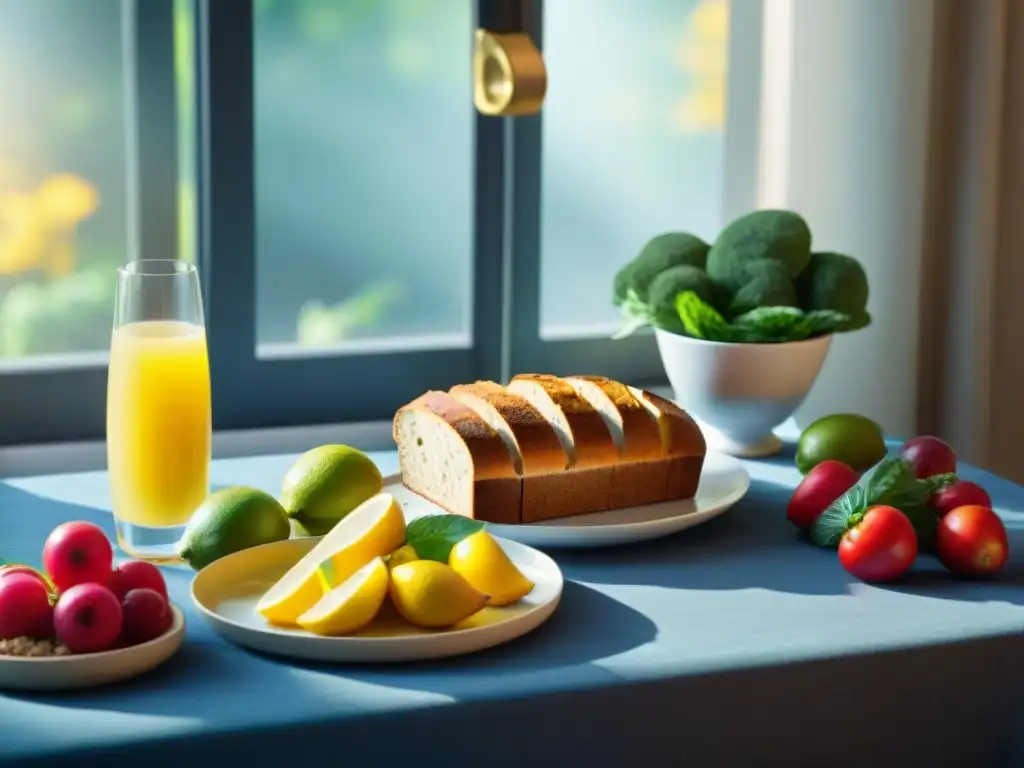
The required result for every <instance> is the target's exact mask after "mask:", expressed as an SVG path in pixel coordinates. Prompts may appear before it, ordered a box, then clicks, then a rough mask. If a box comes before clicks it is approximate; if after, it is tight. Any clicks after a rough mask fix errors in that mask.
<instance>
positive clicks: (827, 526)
mask: <svg viewBox="0 0 1024 768" xmlns="http://www.w3.org/2000/svg"><path fill="white" fill-rule="evenodd" d="M863 479H864V478H861V480H863ZM866 498H867V496H866V489H865V486H863V485H861V483H860V482H857V483H856V484H855V485H854V486H853V487H852V488H850V490H848V491H847V492H846V493H844V494H843V495H842V496H840V497H839V498H838V499H836V500H835V501H833V502H832V503H831V504H830V505H829V507H828V508H827V509H826V510H825V511H824V512H822V513H821V514H820V515H818V519H817V520H815V521H814V525H812V526H811V541H813V542H814V543H815V544H817V545H818V546H819V547H834V546H837V545H838V544H839V540H840V539H841V538H843V534H844V533H846V531H847V530H849V528H850V522H851V520H852V519H853V516H854V515H856V514H857V513H858V512H860V511H862V510H863V509H865V508H866V506H867V504H866V502H865V499H866Z"/></svg>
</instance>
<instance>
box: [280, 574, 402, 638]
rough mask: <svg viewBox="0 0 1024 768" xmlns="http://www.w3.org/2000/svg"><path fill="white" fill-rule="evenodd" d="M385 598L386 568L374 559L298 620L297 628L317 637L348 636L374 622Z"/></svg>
mask: <svg viewBox="0 0 1024 768" xmlns="http://www.w3.org/2000/svg"><path fill="white" fill-rule="evenodd" d="M387 596H388V567H387V565H385V564H384V560H383V559H382V558H379V557H375V558H373V560H371V561H370V562H369V563H367V564H366V565H364V566H363V567H362V568H360V569H359V570H358V571H356V572H355V573H353V574H352V575H351V576H350V577H349V578H348V579H347V580H346V581H345V582H344V583H343V584H342V585H341V586H339V587H335V588H334V589H332V590H331V591H330V592H328V593H327V594H326V595H324V596H323V597H322V598H320V601H319V602H318V603H317V604H316V605H314V606H313V607H312V608H310V609H309V610H308V611H306V612H305V613H304V614H302V615H301V616H299V618H298V624H299V626H300V627H302V628H303V629H305V630H307V631H309V632H313V633H314V634H317V635H332V636H337V635H350V634H352V633H353V632H357V631H359V630H360V629H362V628H363V627H365V626H366V625H367V624H369V623H370V622H371V621H373V619H374V617H375V616H376V615H377V614H378V613H379V612H380V607H381V606H382V605H383V604H384V598H386V597H387Z"/></svg>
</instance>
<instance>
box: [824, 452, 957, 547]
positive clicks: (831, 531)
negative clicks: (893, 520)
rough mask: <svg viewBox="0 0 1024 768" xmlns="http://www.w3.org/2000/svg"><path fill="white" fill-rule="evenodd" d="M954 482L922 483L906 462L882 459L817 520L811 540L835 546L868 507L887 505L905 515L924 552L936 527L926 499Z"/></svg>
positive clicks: (933, 480)
mask: <svg viewBox="0 0 1024 768" xmlns="http://www.w3.org/2000/svg"><path fill="white" fill-rule="evenodd" d="M954 482H956V476H955V475H936V476H935V477H930V478H928V479H927V480H921V479H919V478H918V477H917V476H916V475H915V474H914V467H913V465H912V464H911V463H910V462H908V461H907V460H906V459H903V458H900V457H898V456H890V457H887V458H884V459H882V460H881V461H880V462H878V463H877V464H875V466H873V467H872V468H871V469H869V470H868V471H867V472H865V473H864V475H863V476H861V478H860V480H858V481H857V483H856V485H854V486H853V487H852V488H850V490H848V491H847V492H846V493H844V494H843V495H842V496H840V497H839V498H838V499H836V500H835V501H834V502H832V504H831V506H829V508H828V509H826V510H825V511H824V512H823V513H822V514H821V515H820V516H819V517H818V519H817V520H816V521H815V522H814V525H813V526H812V527H811V541H813V542H814V543H815V544H817V545H818V546H819V547H834V546H836V545H837V544H839V540H840V539H841V538H842V537H843V534H845V533H846V531H848V530H849V529H850V528H851V527H852V526H854V525H856V524H857V523H858V522H859V521H860V519H861V518H862V517H863V516H864V513H865V512H866V511H867V509H868V507H873V506H877V505H879V504H887V505H889V506H892V507H896V508H897V509H899V510H900V511H901V512H903V513H904V514H905V515H907V518H908V519H909V520H910V522H911V523H912V524H913V525H914V530H915V531H916V532H917V535H918V543H919V545H920V546H921V548H922V549H924V550H925V551H927V549H926V547H928V546H933V545H934V539H935V532H936V530H937V527H938V518H937V517H936V515H935V513H933V512H932V511H931V510H930V509H929V508H928V506H927V502H928V498H929V497H930V496H931V495H932V493H934V492H935V491H936V490H938V489H939V488H942V487H945V486H946V485H950V484H952V483H954ZM929 516H930V517H929ZM933 518H934V519H933Z"/></svg>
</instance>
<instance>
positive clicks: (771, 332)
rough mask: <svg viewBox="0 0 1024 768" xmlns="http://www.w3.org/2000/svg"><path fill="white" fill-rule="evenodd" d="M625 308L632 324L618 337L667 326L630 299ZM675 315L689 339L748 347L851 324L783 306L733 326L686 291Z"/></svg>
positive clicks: (839, 316)
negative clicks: (642, 327)
mask: <svg viewBox="0 0 1024 768" xmlns="http://www.w3.org/2000/svg"><path fill="white" fill-rule="evenodd" d="M638 303H639V302H638ZM623 307H624V308H629V309H630V315H629V317H630V318H631V322H627V324H626V326H624V327H623V330H622V331H620V332H619V334H617V335H616V338H622V336H624V335H629V333H632V332H633V331H634V330H636V328H637V327H639V326H640V325H644V324H646V323H653V324H655V325H659V326H661V327H664V322H663V321H661V320H660V319H656V318H652V316H651V314H650V312H645V310H643V309H642V308H641V307H640V306H637V305H635V304H631V303H630V301H629V300H628V299H627V301H626V302H625V303H624V304H623ZM676 312H678V313H679V319H680V321H682V325H683V330H684V331H685V333H686V334H687V335H688V336H692V337H693V338H695V339H704V340H706V341H725V342H738V343H746V344H779V343H782V342H787V341H802V340H803V339H809V338H811V337H812V336H820V335H821V334H825V333H835V332H837V331H838V330H839V329H840V328H842V327H843V326H844V325H845V324H846V323H847V322H848V321H849V317H847V316H846V315H844V314H842V313H841V312H833V311H832V310H815V311H813V312H804V311H803V310H802V309H799V308H797V307H782V306H780V307H758V308H757V309H752V310H750V311H749V312H744V313H743V314H742V315H739V316H738V317H736V318H735V319H734V320H733V321H732V322H731V323H730V322H727V321H726V320H725V318H724V317H723V316H722V314H721V313H720V312H719V311H718V310H717V309H715V308H714V307H713V306H711V305H710V304H708V303H707V302H706V301H704V300H703V299H702V298H701V297H700V296H699V295H698V294H697V293H696V292H695V291H683V292H682V293H680V294H679V295H677V296H676Z"/></svg>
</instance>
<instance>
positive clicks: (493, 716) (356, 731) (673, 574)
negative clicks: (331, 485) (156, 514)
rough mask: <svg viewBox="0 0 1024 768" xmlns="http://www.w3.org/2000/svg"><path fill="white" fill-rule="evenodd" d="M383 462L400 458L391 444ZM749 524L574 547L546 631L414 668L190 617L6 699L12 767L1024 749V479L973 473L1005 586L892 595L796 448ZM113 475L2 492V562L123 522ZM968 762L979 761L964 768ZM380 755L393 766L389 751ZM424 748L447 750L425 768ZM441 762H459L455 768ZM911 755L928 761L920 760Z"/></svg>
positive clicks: (221, 466)
mask: <svg viewBox="0 0 1024 768" xmlns="http://www.w3.org/2000/svg"><path fill="white" fill-rule="evenodd" d="M374 458H375V460H377V461H378V463H379V464H380V465H381V467H382V469H383V470H385V471H391V470H393V469H394V467H395V464H396V460H395V457H394V455H393V454H374ZM293 459H294V457H293V456H272V457H260V458H246V459H233V460H222V461H216V462H214V467H213V481H214V484H215V486H226V485H234V484H247V485H252V486H256V487H261V488H265V489H266V490H268V491H271V492H276V491H277V490H278V486H279V483H280V478H281V477H282V475H283V473H284V471H285V469H286V468H287V467H288V466H289V465H290V463H291V462H292V461H293ZM745 464H746V466H747V468H748V470H749V471H750V474H751V477H752V481H753V482H752V486H751V491H750V493H749V495H748V496H747V497H746V498H745V499H744V500H743V501H742V502H741V503H739V504H738V505H737V506H736V507H735V508H734V509H733V510H732V511H730V512H729V513H728V514H726V515H723V516H721V517H719V518H717V519H715V520H713V521H711V522H709V523H707V524H705V525H702V526H700V527H698V528H694V529H691V530H689V531H685V532H683V533H681V534H678V535H676V536H674V537H670V538H667V539H663V540H660V541H656V542H650V543H646V544H638V545H634V546H630V547H623V548H615V549H606V550H593V551H589V552H575V553H569V552H554V553H553V554H554V555H555V557H556V559H557V560H558V562H559V564H560V565H561V567H562V568H563V570H564V572H565V576H566V578H567V583H566V588H565V593H564V597H563V600H562V604H561V606H560V608H559V610H558V611H557V612H556V613H555V615H554V616H553V617H552V619H551V620H550V621H549V622H548V623H547V624H545V625H544V626H543V627H541V628H540V629H539V630H537V631H536V632H535V633H533V634H531V635H529V636H527V637H525V638H522V639H521V640H519V641H517V642H514V643H511V644H509V645H506V646H503V647H500V648H496V649H493V650H489V651H485V652H482V653H479V654H475V655H472V656H467V657H463V658H460V659H452V660H445V661H441V662H432V663H423V664H415V665H404V666H390V667H389V666H372V667H357V666H349V667H337V666H334V667H332V666H326V665H317V664H305V663H287V662H284V661H281V660H278V659H275V658H272V657H269V656H262V655H258V654H254V653H252V652H249V651H245V650H242V649H239V648H237V647H235V646H232V645H230V644H228V643H227V642H225V641H223V640H221V639H220V638H219V637H218V636H217V635H215V634H214V633H213V632H212V631H211V630H210V629H208V628H207V627H206V625H205V624H204V623H203V622H202V620H201V619H200V618H199V617H198V615H197V614H196V613H195V612H194V611H192V610H191V604H190V601H189V596H188V588H189V581H190V577H191V573H190V572H189V571H187V570H185V569H168V571H167V573H168V581H169V587H170V592H171V596H172V599H174V600H175V601H176V602H177V603H178V604H179V605H180V606H182V607H183V608H184V609H185V611H186V613H187V618H188V636H187V639H186V642H185V645H184V646H183V648H182V649H181V651H180V652H179V653H178V654H177V655H176V656H175V657H174V658H173V659H172V660H171V661H170V662H168V663H167V664H166V665H165V666H163V667H161V668H159V669H158V670H156V671H154V672H152V673H150V674H148V675H145V676H143V677H140V678H138V679H136V680H134V681H130V682H127V683H124V684H119V685H115V686H109V687H106V688H99V689H95V690H91V691H87V692H82V693H75V694H60V695H0V765H17V766H30V765H37V764H39V765H43V764H45V765H58V764H64V762H66V763H67V764H69V765H70V764H72V763H74V764H76V765H78V766H81V765H83V764H84V763H82V762H81V761H83V760H89V761H90V763H89V764H94V765H98V766H99V765H102V766H115V765H129V764H132V765H134V766H136V768H138V767H140V766H143V767H144V768H151V767H152V766H155V765H171V764H174V765H179V764H183V765H188V766H196V765H207V764H217V763H221V764H223V761H224V760H227V759H229V758H235V759H241V760H248V761H250V764H255V765H264V764H267V765H270V764H277V763H280V762H282V761H285V760H304V759H306V760H309V759H316V760H331V761H332V762H340V763H343V764H347V765H362V764H363V761H366V762H367V764H369V761H371V760H372V761H374V764H384V765H391V764H399V763H403V764H407V761H409V760H417V761H420V764H429V765H433V764H435V761H436V764H438V765H440V764H445V765H449V766H451V765H470V766H504V765H522V764H524V763H526V762H529V763H532V764H533V765H547V764H556V763H557V764H561V765H566V760H569V761H571V762H569V763H568V764H569V765H581V766H582V765H590V766H592V765H633V764H636V765H640V764H642V763H644V762H646V763H647V764H649V765H680V764H682V763H683V762H686V764H688V765H722V766H731V765H737V766H738V765H778V764H779V760H780V759H783V758H782V756H785V760H786V764H788V765H830V766H831V765H860V764H864V761H866V760H870V761H871V762H872V763H873V764H877V765H883V764H900V765H908V764H919V763H922V764H923V763H924V762H927V763H928V764H930V765H964V764H970V765H983V764H994V763H995V761H997V760H1009V761H1011V762H1012V761H1014V760H1015V759H1016V758H1017V757H1019V755H1018V754H1017V753H1016V752H1014V751H1013V750H1014V746H1015V740H1014V731H1015V725H1016V723H1017V715H1018V712H1017V707H1016V702H1017V700H1018V699H1019V695H1020V694H1019V693H1018V692H1019V691H1022V690H1024V688H1022V687H1021V683H1022V682H1024V662H1022V660H1021V659H1022V657H1024V653H1022V651H1024V646H1022V645H1021V644H1020V642H1019V639H1018V638H1019V637H1020V634H1021V632H1022V630H1024V607H1022V602H1024V589H1022V588H1021V587H1022V584H1024V565H1022V564H1024V534H1022V533H1021V528H1024V489H1021V488H1020V487H1019V486H1016V485H1014V484H1012V483H1009V482H1007V481H1005V480H1001V479H999V478H996V477H993V476H991V475H989V474H987V473H984V472H980V471H977V470H974V469H971V468H964V469H963V471H962V472H961V474H962V476H964V477H966V478H968V479H972V480H975V481H977V482H980V483H981V484H983V485H984V486H985V487H986V488H987V489H988V490H989V491H990V493H991V495H992V497H993V499H994V500H995V504H996V506H997V508H998V509H999V511H1000V512H1001V514H1002V515H1003V516H1004V519H1005V520H1006V522H1007V526H1008V528H1009V529H1010V536H1011V549H1012V552H1013V554H1012V557H1011V562H1010V564H1009V565H1008V567H1007V569H1006V570H1005V572H1004V573H1003V574H1002V575H1001V577H1000V578H999V579H998V580H996V581H993V582H980V583H979V582H974V583H969V582H963V581H957V580H955V579H953V578H951V577H949V576H947V575H946V574H945V573H944V572H943V570H942V568H941V567H940V566H939V565H938V564H937V563H936V562H934V561H933V560H930V559H928V558H923V559H922V561H921V562H919V564H918V565H917V568H916V571H915V573H914V575H913V577H912V578H910V579H909V580H908V581H907V582H906V583H904V584H902V585H900V586H897V587H875V586H868V585H865V584H862V583H859V582H857V581H856V580H854V579H851V578H850V577H848V576H847V575H846V574H845V573H844V572H843V570H842V569H841V567H840V566H839V564H838V562H837V559H836V555H835V553H834V552H832V551H827V550H821V549H817V548H815V547H813V546H810V545H808V544H806V543H803V542H800V541H799V540H798V539H797V536H796V534H795V531H794V529H793V528H792V527H791V526H790V524H789V523H788V522H787V521H786V520H785V516H784V513H783V509H784V506H785V501H786V499H787V498H788V495H789V494H790V492H791V490H792V488H793V487H794V485H795V484H796V482H797V481H798V475H797V473H796V471H795V470H794V469H793V467H792V458H791V454H787V455H783V456H781V457H778V458H775V459H772V460H766V461H748V462H745ZM109 509H110V501H109V492H108V489H107V485H106V478H105V475H104V474H103V473H81V474H72V475H61V476H49V477H37V478H26V479H15V480H7V481H3V482H0V526H2V527H0V556H3V557H4V558H6V559H8V560H22V561H30V562H38V558H39V550H40V548H41V546H42V543H43V540H44V538H45V536H46V534H47V533H48V531H49V530H50V529H51V528H52V527H53V526H55V525H56V524H58V523H60V522H62V521H65V520H70V519H86V520H92V521H94V522H97V523H99V524H101V525H103V526H104V527H105V528H106V529H107V530H108V531H109V532H110V533H111V534H112V526H111V518H110V514H109ZM965 760H966V761H968V762H964V761H965ZM381 761H383V763H381ZM423 761H426V762H425V763H424V762H423ZM442 761H443V763H442ZM908 761H909V762H908Z"/></svg>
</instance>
